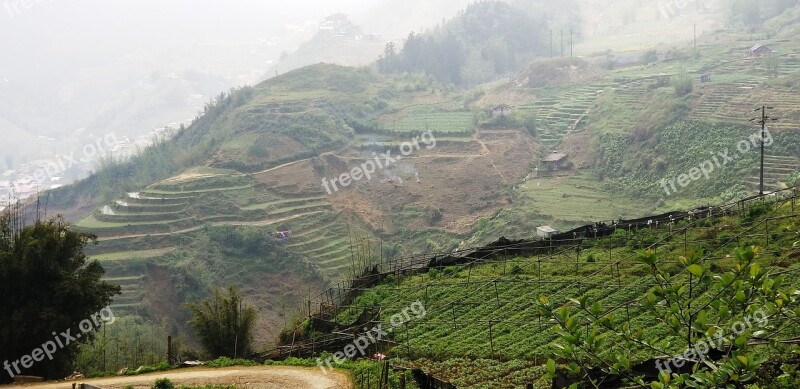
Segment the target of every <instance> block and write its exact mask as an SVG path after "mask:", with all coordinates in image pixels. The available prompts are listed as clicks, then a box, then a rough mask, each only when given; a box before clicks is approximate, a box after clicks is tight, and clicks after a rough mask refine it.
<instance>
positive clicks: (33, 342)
mask: <svg viewBox="0 0 800 389" xmlns="http://www.w3.org/2000/svg"><path fill="white" fill-rule="evenodd" d="M94 240H95V237H94V236H93V235H90V234H84V233H80V232H75V231H72V230H71V229H70V227H69V225H68V224H67V223H66V222H65V221H64V220H63V219H62V218H60V217H59V218H55V219H51V220H48V221H43V220H40V219H38V218H37V220H36V222H35V223H33V224H32V225H29V226H25V225H24V223H23V217H22V214H21V211H20V210H19V209H17V208H16V207H12V209H10V210H6V211H5V212H3V213H2V214H0V363H3V369H4V371H3V373H2V374H0V382H4V381H10V380H11V379H12V378H13V377H14V376H16V375H21V374H22V375H36V376H43V377H46V378H62V377H64V376H65V375H66V374H68V373H69V372H70V371H72V370H71V369H72V366H73V362H74V360H75V357H76V355H77V352H78V345H79V344H80V343H81V342H85V341H87V340H90V339H92V338H93V336H94V332H95V331H96V330H99V329H100V328H101V325H102V323H101V320H99V315H98V313H99V312H101V310H102V311H107V312H108V313H106V314H104V315H103V316H104V318H108V317H113V313H111V312H110V310H108V309H107V308H105V309H104V308H103V307H106V306H107V305H108V304H109V303H110V302H111V298H112V296H114V295H116V294H119V292H120V288H119V286H116V285H111V284H108V283H106V282H103V281H100V277H102V276H103V274H104V273H105V270H104V269H103V267H102V266H100V263H99V262H97V261H96V260H95V261H87V257H86V254H84V247H85V246H86V245H87V244H89V243H90V242H92V241H94ZM37 350H38V351H37ZM45 351H49V352H47V353H45Z"/></svg>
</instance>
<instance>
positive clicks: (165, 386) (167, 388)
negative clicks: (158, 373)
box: [153, 378, 175, 389]
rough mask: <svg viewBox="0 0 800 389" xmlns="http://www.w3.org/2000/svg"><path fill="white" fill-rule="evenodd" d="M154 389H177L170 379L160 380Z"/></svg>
mask: <svg viewBox="0 0 800 389" xmlns="http://www.w3.org/2000/svg"><path fill="white" fill-rule="evenodd" d="M153 389H175V385H174V384H173V383H172V381H170V379H169V378H159V379H157V380H156V383H155V385H153Z"/></svg>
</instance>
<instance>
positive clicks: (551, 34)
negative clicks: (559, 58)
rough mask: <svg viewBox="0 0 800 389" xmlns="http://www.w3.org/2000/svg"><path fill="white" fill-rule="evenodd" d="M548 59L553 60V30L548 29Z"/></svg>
mask: <svg viewBox="0 0 800 389" xmlns="http://www.w3.org/2000/svg"><path fill="white" fill-rule="evenodd" d="M550 59H553V29H550Z"/></svg>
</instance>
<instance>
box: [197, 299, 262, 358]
mask: <svg viewBox="0 0 800 389" xmlns="http://www.w3.org/2000/svg"><path fill="white" fill-rule="evenodd" d="M189 308H191V310H192V313H193V315H194V316H193V317H192V320H191V321H190V322H189V324H191V325H192V327H194V329H195V331H197V335H198V336H199V337H200V341H201V342H203V347H205V349H206V351H207V352H208V353H209V354H210V355H212V356H214V357H220V356H233V357H234V358H236V356H238V355H250V353H251V352H252V348H253V345H252V342H253V326H254V325H255V322H256V310H255V308H253V307H252V306H251V305H249V304H245V303H244V301H243V300H242V295H241V292H240V291H239V290H238V289H236V288H235V287H233V286H230V287H228V289H227V293H226V294H225V295H223V294H222V293H221V292H220V291H219V290H214V296H213V297H212V298H211V299H210V300H205V301H203V302H201V303H198V304H192V305H190V306H189Z"/></svg>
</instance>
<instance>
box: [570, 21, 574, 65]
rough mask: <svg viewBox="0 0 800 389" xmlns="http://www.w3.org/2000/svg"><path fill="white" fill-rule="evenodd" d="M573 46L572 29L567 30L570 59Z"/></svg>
mask: <svg viewBox="0 0 800 389" xmlns="http://www.w3.org/2000/svg"><path fill="white" fill-rule="evenodd" d="M574 47H575V45H574V44H573V40H572V29H571V28H570V29H569V57H570V58H572V50H573V49H574Z"/></svg>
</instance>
